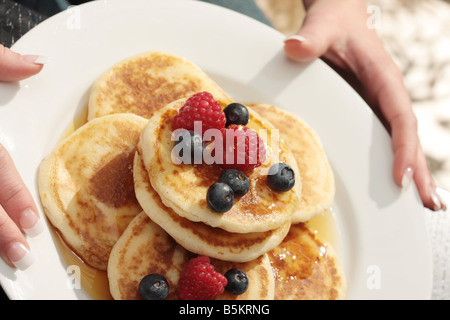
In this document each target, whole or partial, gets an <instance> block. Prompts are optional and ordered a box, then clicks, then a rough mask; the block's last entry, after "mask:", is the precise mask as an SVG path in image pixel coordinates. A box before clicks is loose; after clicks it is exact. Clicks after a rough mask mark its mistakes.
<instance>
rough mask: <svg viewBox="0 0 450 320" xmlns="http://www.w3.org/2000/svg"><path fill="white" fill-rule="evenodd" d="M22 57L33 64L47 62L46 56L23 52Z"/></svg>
mask: <svg viewBox="0 0 450 320" xmlns="http://www.w3.org/2000/svg"><path fill="white" fill-rule="evenodd" d="M22 59H23V60H25V61H28V62H31V63H35V64H46V63H47V62H48V59H47V57H44V56H38V55H32V54H25V55H23V56H22Z"/></svg>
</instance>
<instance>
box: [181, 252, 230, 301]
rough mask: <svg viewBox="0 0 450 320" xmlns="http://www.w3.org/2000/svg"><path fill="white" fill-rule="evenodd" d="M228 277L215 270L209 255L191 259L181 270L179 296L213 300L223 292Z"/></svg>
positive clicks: (183, 298) (188, 298)
mask: <svg viewBox="0 0 450 320" xmlns="http://www.w3.org/2000/svg"><path fill="white" fill-rule="evenodd" d="M226 285H227V279H226V278H225V276H223V275H222V274H220V273H219V272H217V271H215V270H214V266H213V265H212V264H211V263H210V262H209V258H208V257H207V256H198V257H197V258H194V259H191V260H190V261H189V262H188V263H187V264H186V266H185V267H184V269H183V272H181V275H180V280H179V281H178V297H179V298H180V299H182V300H212V299H214V298H215V297H216V296H218V295H219V294H221V293H223V291H224V288H225V286H226Z"/></svg>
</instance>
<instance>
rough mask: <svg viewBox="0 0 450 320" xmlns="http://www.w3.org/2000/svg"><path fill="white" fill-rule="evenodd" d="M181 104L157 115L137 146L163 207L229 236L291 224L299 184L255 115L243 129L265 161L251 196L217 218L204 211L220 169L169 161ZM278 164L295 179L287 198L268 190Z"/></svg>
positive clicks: (286, 154)
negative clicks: (258, 143)
mask: <svg viewBox="0 0 450 320" xmlns="http://www.w3.org/2000/svg"><path fill="white" fill-rule="evenodd" d="M185 101H186V99H180V100H176V101H174V102H172V103H170V104H169V105H167V106H166V107H164V108H163V109H161V110H160V111H158V112H156V113H155V114H154V116H153V117H152V118H151V119H150V120H149V123H148V125H147V126H146V127H145V129H144V131H143V132H142V135H141V138H140V140H139V144H138V151H139V155H140V156H141V158H142V160H143V162H144V166H145V169H146V171H147V173H148V175H149V178H150V182H151V184H152V186H153V188H154V189H155V191H156V192H157V193H158V194H159V196H160V197H161V200H162V202H163V203H164V205H166V206H168V207H170V208H172V209H173V210H174V211H175V212H176V213H177V214H179V215H180V216H182V217H184V218H187V219H189V220H191V221H194V222H199V221H200V222H203V223H206V224H208V225H210V226H212V227H217V228H222V229H224V230H226V231H229V232H237V233H248V232H264V231H268V230H272V229H275V228H279V227H280V226H282V225H283V224H285V223H286V222H290V221H291V217H292V213H293V211H294V209H295V208H296V207H297V206H298V203H299V201H300V197H301V186H302V183H301V178H300V174H299V172H298V168H297V164H296V161H295V158H294V156H293V154H292V153H291V152H290V151H289V149H288V148H287V147H286V146H285V145H284V143H283V142H282V141H280V142H279V144H277V145H276V148H275V149H274V148H273V145H272V140H274V139H272V130H273V129H274V128H273V127H272V126H271V125H270V123H268V122H267V121H266V120H264V119H263V118H261V117H260V116H259V115H258V114H257V113H256V112H254V111H251V112H250V121H249V122H248V124H247V126H248V127H249V128H251V129H253V130H255V131H256V132H257V133H258V134H259V135H260V137H261V138H262V139H263V140H264V142H265V148H266V151H267V153H266V155H267V156H266V161H265V162H264V163H263V164H262V165H261V166H259V167H257V168H255V169H254V170H253V171H252V172H251V173H250V174H249V175H248V178H249V180H250V190H249V192H247V194H245V195H244V196H242V197H240V198H237V199H235V201H234V205H233V207H232V208H231V209H230V210H229V211H227V212H225V213H222V214H219V213H216V212H214V211H212V210H211V209H210V208H209V207H208V205H207V203H206V194H207V190H208V188H209V187H210V186H211V185H212V184H213V183H215V182H218V181H219V177H220V174H221V172H222V169H221V167H220V166H219V165H217V164H211V165H206V164H204V165H191V164H178V165H177V164H175V163H174V161H172V158H171V152H172V148H173V146H174V142H173V141H172V137H171V135H172V117H173V116H175V115H176V114H177V112H178V110H179V109H180V108H181V107H182V106H183V104H184V102H185ZM260 130H265V133H266V134H265V135H263V134H261V133H264V132H262V131H260ZM275 138H276V137H275ZM279 161H281V162H284V163H287V164H289V165H290V166H291V167H292V168H293V170H294V172H295V174H296V177H297V179H296V183H295V185H294V187H293V188H292V189H291V190H289V191H287V192H276V191H273V190H272V189H270V187H269V186H268V184H267V172H268V170H269V168H270V166H271V165H272V164H274V163H278V162H279Z"/></svg>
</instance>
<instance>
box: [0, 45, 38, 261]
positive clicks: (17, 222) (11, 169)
mask: <svg viewBox="0 0 450 320" xmlns="http://www.w3.org/2000/svg"><path fill="white" fill-rule="evenodd" d="M37 58H38V56H23V55H20V54H18V53H15V52H12V51H11V50H9V49H8V48H6V47H4V46H2V45H0V81H18V80H21V79H24V78H27V77H29V76H32V75H34V74H36V73H38V72H39V71H40V70H41V69H42V64H37V63H35V62H34V61H36V59H37ZM38 217H39V216H38V211H37V208H36V204H35V202H34V200H33V198H32V196H31V194H30V192H29V191H28V189H27V187H26V186H25V184H24V183H23V181H22V179H21V177H20V175H19V173H18V171H17V169H16V167H15V165H14V163H13V160H12V158H11V156H10V154H9V153H8V151H7V150H6V148H5V147H4V146H3V145H2V144H0V257H1V258H2V259H3V260H4V261H5V262H6V263H7V264H9V265H10V266H11V267H16V266H19V267H20V268H26V267H28V265H29V264H30V263H31V262H32V259H31V258H30V254H28V253H29V252H28V251H29V249H30V248H29V246H28V243H27V241H26V239H25V236H24V233H27V234H28V235H35V234H36V233H38V232H39V231H40V230H41V228H40V226H41V224H40V223H39V218H38ZM25 255H27V257H26V258H25V257H24V256H25Z"/></svg>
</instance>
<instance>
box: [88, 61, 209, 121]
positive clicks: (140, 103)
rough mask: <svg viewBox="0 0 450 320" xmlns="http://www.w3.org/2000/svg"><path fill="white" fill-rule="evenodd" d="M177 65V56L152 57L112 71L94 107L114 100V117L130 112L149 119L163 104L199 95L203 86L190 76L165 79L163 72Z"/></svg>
mask: <svg viewBox="0 0 450 320" xmlns="http://www.w3.org/2000/svg"><path fill="white" fill-rule="evenodd" d="M180 61H181V59H180V58H178V57H176V56H172V55H161V54H153V55H151V56H150V57H149V56H147V55H142V56H139V57H136V58H135V59H131V60H128V61H125V62H124V63H123V64H120V65H118V66H116V67H113V68H112V69H111V76H110V77H108V78H106V81H105V84H104V86H105V87H104V89H103V90H102V91H100V93H99V94H98V96H97V97H96V103H97V105H102V104H103V103H104V101H105V100H106V101H108V102H107V103H110V101H111V100H113V101H114V105H115V106H114V113H120V112H131V113H134V114H137V115H140V116H143V117H145V118H150V117H151V116H152V115H153V113H154V112H155V111H156V110H158V109H160V108H162V107H163V106H165V105H166V104H168V103H170V102H172V101H175V100H177V99H179V98H182V97H185V96H186V95H187V94H189V93H192V92H197V91H202V88H203V83H202V82H200V81H196V80H197V79H196V78H194V77H192V76H190V75H189V74H185V75H183V74H177V75H176V76H174V79H168V77H167V73H166V71H168V69H170V68H172V67H173V66H176V65H177V64H179V63H180ZM149 70H150V71H149ZM111 95H112V96H111Z"/></svg>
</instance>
